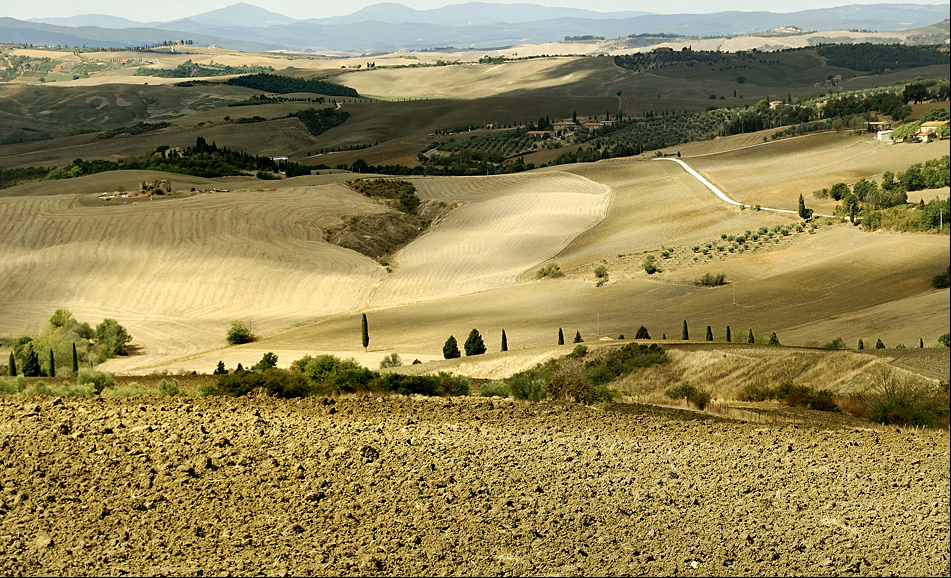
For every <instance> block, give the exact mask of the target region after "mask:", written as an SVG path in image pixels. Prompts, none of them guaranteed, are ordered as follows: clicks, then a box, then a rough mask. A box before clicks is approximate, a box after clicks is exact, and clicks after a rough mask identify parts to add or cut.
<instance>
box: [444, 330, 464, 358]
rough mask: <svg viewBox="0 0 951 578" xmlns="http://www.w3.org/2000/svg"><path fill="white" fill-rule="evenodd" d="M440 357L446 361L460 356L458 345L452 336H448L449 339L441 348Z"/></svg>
mask: <svg viewBox="0 0 951 578" xmlns="http://www.w3.org/2000/svg"><path fill="white" fill-rule="evenodd" d="M442 356H443V357H445V358H446V359H456V358H458V357H461V356H462V353H460V352H459V344H458V343H456V338H455V337H454V336H452V335H450V336H449V339H447V340H446V343H445V344H444V345H443V346H442Z"/></svg>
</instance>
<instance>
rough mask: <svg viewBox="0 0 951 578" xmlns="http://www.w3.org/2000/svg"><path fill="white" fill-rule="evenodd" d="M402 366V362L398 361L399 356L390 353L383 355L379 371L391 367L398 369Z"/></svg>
mask: <svg viewBox="0 0 951 578" xmlns="http://www.w3.org/2000/svg"><path fill="white" fill-rule="evenodd" d="M401 365H403V360H401V359H400V356H399V355H397V354H396V353H391V354H389V355H385V356H384V357H383V360H382V361H380V369H389V368H391V367H400V366H401Z"/></svg>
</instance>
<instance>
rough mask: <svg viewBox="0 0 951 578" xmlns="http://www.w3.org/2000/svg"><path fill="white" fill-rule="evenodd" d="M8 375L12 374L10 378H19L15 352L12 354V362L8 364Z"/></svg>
mask: <svg viewBox="0 0 951 578" xmlns="http://www.w3.org/2000/svg"><path fill="white" fill-rule="evenodd" d="M7 373H9V374H10V377H16V376H17V360H16V359H15V358H14V357H13V352H12V351H11V352H10V361H9V363H7Z"/></svg>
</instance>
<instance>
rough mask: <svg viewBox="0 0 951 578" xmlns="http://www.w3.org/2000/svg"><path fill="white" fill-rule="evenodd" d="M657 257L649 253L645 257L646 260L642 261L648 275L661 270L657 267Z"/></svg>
mask: <svg viewBox="0 0 951 578" xmlns="http://www.w3.org/2000/svg"><path fill="white" fill-rule="evenodd" d="M656 261H657V258H656V257H654V255H647V256H646V257H644V260H643V261H642V262H641V266H642V267H643V268H644V271H645V272H647V274H648V275H653V274H654V273H658V272H660V269H658V268H657V263H656Z"/></svg>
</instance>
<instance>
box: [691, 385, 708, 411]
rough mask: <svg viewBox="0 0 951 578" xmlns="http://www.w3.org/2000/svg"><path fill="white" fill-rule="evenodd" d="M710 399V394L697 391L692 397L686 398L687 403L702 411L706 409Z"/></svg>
mask: <svg viewBox="0 0 951 578" xmlns="http://www.w3.org/2000/svg"><path fill="white" fill-rule="evenodd" d="M710 398H711V396H710V392H708V391H704V390H702V389H698V390H697V391H696V392H695V393H694V394H693V395H691V396H690V397H688V398H687V401H688V402H690V403H692V404H693V405H695V406H696V407H697V409H699V410H701V411H702V410H703V409H705V408H706V407H707V404H709V403H710Z"/></svg>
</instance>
